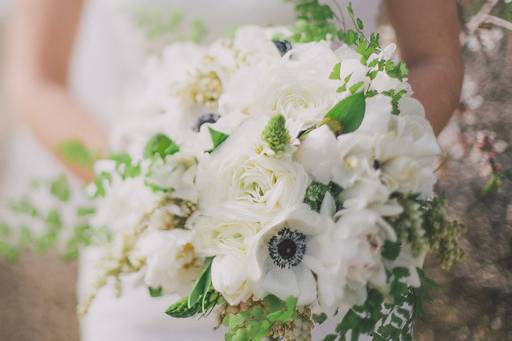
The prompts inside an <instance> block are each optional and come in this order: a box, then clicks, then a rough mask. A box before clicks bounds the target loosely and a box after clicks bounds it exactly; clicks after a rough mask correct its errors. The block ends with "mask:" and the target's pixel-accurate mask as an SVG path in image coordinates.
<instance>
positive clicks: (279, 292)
mask: <svg viewBox="0 0 512 341" xmlns="http://www.w3.org/2000/svg"><path fill="white" fill-rule="evenodd" d="M263 288H264V289H265V290H266V291H267V292H269V293H271V294H274V295H276V296H277V297H279V298H280V299H282V300H286V299H287V298H289V297H290V296H293V297H298V296H299V284H298V282H297V276H296V275H295V273H294V272H293V271H292V270H290V269H280V268H278V267H273V268H272V269H271V270H270V271H269V272H268V273H267V274H266V275H265V279H264V281H263Z"/></svg>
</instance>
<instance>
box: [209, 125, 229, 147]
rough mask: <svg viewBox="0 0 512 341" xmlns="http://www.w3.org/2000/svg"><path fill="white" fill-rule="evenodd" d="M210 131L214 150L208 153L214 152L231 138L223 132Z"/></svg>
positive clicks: (210, 129)
mask: <svg viewBox="0 0 512 341" xmlns="http://www.w3.org/2000/svg"><path fill="white" fill-rule="evenodd" d="M208 131H209V132H210V137H211V139H212V143H213V148H212V149H210V150H209V151H208V153H212V152H214V151H215V150H216V149H217V148H218V147H219V146H220V145H221V144H222V143H223V142H224V141H226V139H227V138H228V137H229V135H228V134H225V133H223V132H221V131H217V130H215V129H212V128H211V127H208Z"/></svg>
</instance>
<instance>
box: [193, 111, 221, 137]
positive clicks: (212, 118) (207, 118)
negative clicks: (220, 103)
mask: <svg viewBox="0 0 512 341" xmlns="http://www.w3.org/2000/svg"><path fill="white" fill-rule="evenodd" d="M219 118H220V115H219V114H216V113H213V112H210V113H207V114H204V115H201V116H200V117H199V119H198V120H197V122H196V124H195V125H194V127H193V128H192V130H194V131H196V132H199V130H200V129H201V126H202V125H203V124H206V123H215V122H217V121H218V120H219Z"/></svg>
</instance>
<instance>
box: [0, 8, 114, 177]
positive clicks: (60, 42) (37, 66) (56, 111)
mask: <svg viewBox="0 0 512 341" xmlns="http://www.w3.org/2000/svg"><path fill="white" fill-rule="evenodd" d="M82 5H83V0H66V1H62V0H18V1H16V7H15V10H14V13H13V14H14V15H13V17H12V20H11V22H10V26H9V35H8V49H7V52H8V56H7V72H6V73H7V79H8V89H7V92H8V95H9V99H10V102H11V104H12V109H13V110H14V111H15V112H16V114H18V116H19V117H21V118H22V120H23V121H24V122H25V124H27V125H28V126H29V127H30V128H31V129H32V131H33V132H34V134H35V135H36V136H37V138H38V139H39V141H40V142H41V143H42V144H44V145H45V146H46V147H47V148H48V149H49V150H51V151H52V152H53V153H54V155H56V156H57V157H58V158H59V159H60V160H61V161H62V162H63V163H64V164H65V165H66V166H67V167H68V168H69V169H70V170H71V171H72V172H73V173H74V174H76V175H78V176H79V177H81V178H82V179H84V180H90V179H91V177H92V172H91V171H90V170H89V169H85V168H83V167H80V166H77V165H76V164H72V163H69V162H67V161H66V160H65V158H64V157H63V155H62V154H61V153H60V149H59V146H60V144H61V143H62V141H66V140H71V139H73V140H80V141H81V142H82V143H83V144H85V145H86V146H87V147H88V148H90V149H92V150H96V151H99V152H100V153H104V152H105V150H106V145H107V142H106V141H107V138H106V132H105V131H104V129H103V128H102V127H101V126H100V125H98V124H97V122H95V120H94V119H93V118H92V117H91V116H90V115H88V114H87V113H86V112H85V111H84V110H82V108H81V107H80V106H79V105H78V103H77V102H76V101H75V99H74V98H73V96H72V95H71V93H70V91H69V87H68V77H69V65H70V60H71V55H72V50H73V43H74V39H75V35H76V31H77V27H78V23H79V19H80V13H81V10H82Z"/></svg>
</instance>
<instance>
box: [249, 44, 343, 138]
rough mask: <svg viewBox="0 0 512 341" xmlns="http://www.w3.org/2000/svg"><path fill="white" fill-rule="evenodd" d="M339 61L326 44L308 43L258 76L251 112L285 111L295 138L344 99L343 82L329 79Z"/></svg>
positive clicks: (282, 112) (288, 125)
mask: <svg viewBox="0 0 512 341" xmlns="http://www.w3.org/2000/svg"><path fill="white" fill-rule="evenodd" d="M337 61H338V59H337V57H336V55H335V54H334V53H333V51H332V50H331V49H330V48H329V47H328V45H326V44H320V43H318V44H306V45H303V46H300V47H298V48H297V49H294V50H292V51H290V52H288V54H287V55H286V56H285V57H284V58H283V59H282V60H281V61H280V63H276V64H273V65H272V66H271V67H268V68H266V70H265V72H264V74H263V75H261V76H260V77H258V81H259V84H258V86H257V88H256V93H255V95H254V105H253V107H252V108H251V110H252V111H251V114H252V115H257V116H260V115H266V116H273V115H276V114H281V115H283V116H284V117H285V118H286V119H287V127H288V129H289V131H290V134H291V135H292V137H297V135H298V134H299V132H300V131H302V130H304V129H305V128H308V127H310V126H312V125H314V124H315V123H316V122H318V121H319V120H320V119H322V118H323V117H324V116H325V114H326V113H327V112H328V111H329V110H330V109H331V108H332V107H333V106H334V105H335V104H336V103H338V101H339V100H340V98H341V97H340V96H341V95H340V94H338V93H337V92H336V89H337V88H338V87H339V81H335V80H331V79H329V73H330V72H331V70H332V68H333V67H334V65H335V64H336V62H337Z"/></svg>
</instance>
